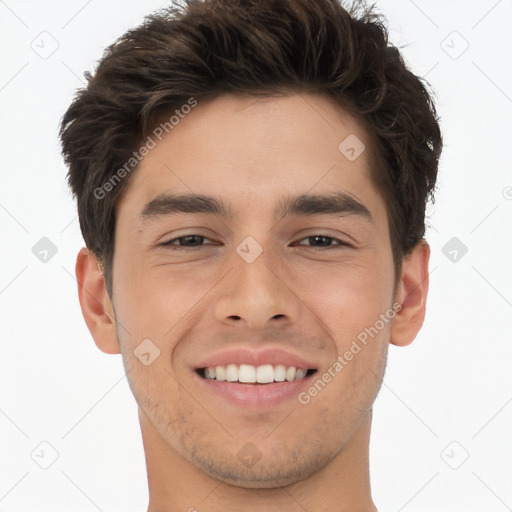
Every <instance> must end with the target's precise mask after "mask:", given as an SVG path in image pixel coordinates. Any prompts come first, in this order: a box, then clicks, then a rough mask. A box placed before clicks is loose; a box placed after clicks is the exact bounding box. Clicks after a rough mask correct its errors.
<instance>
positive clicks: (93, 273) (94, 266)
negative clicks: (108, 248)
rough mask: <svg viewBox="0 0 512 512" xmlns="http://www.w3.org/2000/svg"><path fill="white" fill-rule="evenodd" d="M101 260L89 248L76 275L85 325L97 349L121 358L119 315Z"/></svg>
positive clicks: (79, 261) (82, 252)
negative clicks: (117, 314)
mask: <svg viewBox="0 0 512 512" xmlns="http://www.w3.org/2000/svg"><path fill="white" fill-rule="evenodd" d="M101 268H102V267H101V263H100V261H99V260H98V258H97V256H96V255H95V254H94V253H92V252H91V251H90V250H89V249H87V248H86V247H83V248H82V249H81V250H80V252H79V253H78V256H77V259H76V267H75V273H76V278H77V282H78V298H79V300H80V307H81V308H82V315H83V317H84V320H85V323H86V324H87V327H88V329H89V332H90V333H91V335H92V337H93V338H94V342H95V343H96V345H97V347H98V348H99V349H100V350H101V351H102V352H105V353H106V354H120V353H121V349H120V346H119V341H118V339H117V333H116V325H115V313H114V308H113V306H112V302H111V301H110V297H109V296H108V293H107V290H106V287H105V279H104V277H103V273H102V270H101Z"/></svg>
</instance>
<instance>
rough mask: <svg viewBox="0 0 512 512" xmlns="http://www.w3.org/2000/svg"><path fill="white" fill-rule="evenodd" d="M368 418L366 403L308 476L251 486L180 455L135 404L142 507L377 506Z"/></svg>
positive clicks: (357, 510)
mask: <svg viewBox="0 0 512 512" xmlns="http://www.w3.org/2000/svg"><path fill="white" fill-rule="evenodd" d="M371 419H372V411H371V409H370V411H369V412H368V413H367V414H366V416H365V417H364V418H363V420H362V421H361V423H360V424H359V426H358V427H357V429H356V430H355V432H354V434H353V435H352V437H351V438H350V440H349V441H348V443H347V444H346V445H345V446H344V448H343V449H342V450H341V451H340V452H339V453H338V454H337V455H336V456H335V457H334V458H333V459H332V460H331V461H330V462H329V463H328V464H327V465H326V466H325V467H323V468H322V469H321V470H320V471H318V472H317V473H315V474H314V475H313V476H311V477H310V478H308V479H306V480H300V481H297V482H294V483H293V484H290V485H287V486H284V487H276V488H270V489H255V488H244V487H237V486H234V485H230V484H226V483H224V482H222V481H219V480H216V479H214V478H212V477H210V476H209V475H207V474H205V473H204V472H202V471H201V470H199V469H198V468H197V467H195V466H194V465H192V464H191V463H190V462H188V461H187V460H185V459H183V458H182V457H181V456H179V455H178V454H177V453H176V452H174V451H173V450H172V449H171V448H170V447H169V445H168V444H167V443H166V442H165V441H164V440H163V439H162V437H161V436H160V434H159V433H158V431H157V430H156V429H155V427H154V426H153V424H152V423H151V421H150V420H149V418H148V417H147V416H146V414H145V413H144V412H143V411H142V409H140V408H139V420H140V424H141V431H142V439H143V443H144V451H145V456H146V468H147V474H148V486H149V506H148V510H147V512H164V511H165V512H174V511H176V512H178V511H180V512H183V511H189V512H202V511H203V510H208V512H221V511H225V510H244V511H245V512H259V511H261V510H265V511H267V512H283V511H284V512H296V511H297V512H298V511H303V510H307V511H308V512H316V511H320V510H336V511H339V512H342V511H346V512H348V511H350V512H377V509H376V508H375V505H374V504H373V501H372V498H371V493H370V477H369V462H368V457H369V453H368V452H369V442H370V428H371Z"/></svg>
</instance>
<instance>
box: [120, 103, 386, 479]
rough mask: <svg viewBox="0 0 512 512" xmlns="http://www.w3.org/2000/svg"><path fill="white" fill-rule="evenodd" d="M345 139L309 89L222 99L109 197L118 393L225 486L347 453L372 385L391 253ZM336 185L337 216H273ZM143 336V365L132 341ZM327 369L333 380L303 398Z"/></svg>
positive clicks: (366, 180) (332, 109)
mask: <svg viewBox="0 0 512 512" xmlns="http://www.w3.org/2000/svg"><path fill="white" fill-rule="evenodd" d="M350 135H352V136H353V135H355V136H357V138H358V139H359V140H360V141H362V142H363V143H364V144H366V147H368V146H369V144H370V142H369V140H368V137H367V134H366V133H365V132H364V130H363V129H362V128H361V127H360V125H359V124H358V123H357V122H356V121H355V120H354V119H353V118H351V117H350V116H349V115H348V114H347V113H345V112H344V111H342V110H340V109H339V107H336V106H334V105H333V104H332V103H331V102H330V101H329V100H328V99H326V98H324V97H321V96H314V95H291V96H287V97H282V98H264V99H258V98H257V97H254V96H235V95H224V96H221V97H218V98H217V99H215V100H212V101H209V102H204V103H199V105H198V106H197V107H195V108H194V109H193V110H192V112H191V113H190V114H188V116H186V117H185V118H184V119H183V120H180V122H179V124H178V125H177V126H176V127H175V128H174V129H173V130H172V131H171V132H170V133H169V134H168V135H166V136H165V137H164V138H163V140H162V141H160V142H157V145H156V147H155V148H154V149H152V150H151V151H150V152H149V154H148V156H146V157H145V158H144V160H143V161H142V163H141V164H140V167H139V169H138V170H137V171H136V174H135V175H134V176H133V177H132V178H133V180H132V182H131V183H130V186H129V188H128V190H127V191H126V193H125V195H124V196H123V198H122V201H121V202H120V204H119V205H118V218H117V225H116V237H115V255H114V261H113V292H114V297H113V305H114V310H115V316H116V325H117V332H118V337H119V341H120V344H121V350H122V354H123V360H124V364H125V368H126V370H127V375H128V379H129V383H130V387H131V389H132V392H133V393H134V396H135V398H136V400H137V402H138V405H139V407H140V408H141V414H143V415H144V416H145V417H146V418H147V420H148V421H149V422H150V423H151V424H152V428H154V429H155V431H157V432H158V433H159V434H160V436H161V437H162V439H163V440H164V441H165V443H167V445H168V446H169V447H170V448H171V449H172V450H173V451H174V452H176V453H177V454H178V455H180V456H181V457H183V458H184V459H185V460H186V461H189V462H190V463H191V464H193V465H194V466H195V467H197V468H199V469H200V470H202V471H203V472H205V473H207V474H209V475H211V476H213V477H215V478H217V479H220V480H223V481H225V482H228V483H232V484H235V485H241V486H245V487H274V486H277V485H285V484H289V483H292V482H295V481H297V480H299V479H303V478H306V477H308V476H310V475H312V474H313V473H315V472H316V471H318V470H320V469H321V468H323V467H324V466H325V465H326V464H328V463H329V462H330V461H331V460H332V459H333V458H334V457H336V455H338V454H339V452H340V450H342V449H343V448H344V447H345V448H346V447H347V446H348V444H349V442H350V440H351V437H352V435H353V433H354V432H355V431H356V429H357V427H358V426H359V425H360V424H361V422H362V420H363V419H364V418H365V417H366V415H367V413H368V411H369V410H370V408H371V406H372V403H373V401H374V399H375V397H376V394H377V392H378V389H379V386H380V384H381V381H382V377H383V373H384V367H385V361H386V354H387V347H388V343H389V321H388V322H382V321H381V322H380V323H379V322H377V320H378V319H379V318H382V317H381V315H382V314H383V313H386V312H389V310H390V308H391V305H392V303H393V289H394V275H393V259H392V252H391V245H390V239H389V229H388V223H387V216H386V207H385V204H384V201H383V199H382V197H381V196H380V194H379V193H378V191H377V190H376V189H375V188H374V186H373V185H372V181H371V180H370V174H369V167H368V166H369V162H368V158H367V151H363V152H362V153H361V154H360V156H358V157H357V158H356V159H355V160H354V159H353V156H354V155H357V152H358V151H359V149H360V147H359V146H358V147H357V148H355V152H352V151H351V150H350V148H348V150H347V148H345V146H343V147H342V149H343V148H344V149H343V151H340V149H339V148H338V147H339V145H340V143H342V142H343V141H344V140H345V139H346V138H347V137H348V136H350ZM353 140H355V139H353V137H352V138H351V139H348V141H349V142H350V141H352V142H353ZM353 153H354V154H353ZM347 155H348V156H350V157H351V158H347ZM336 193H340V194H345V195H346V196H347V197H348V198H351V199H352V201H344V202H343V201H338V205H339V206H340V212H338V213H323V212H321V209H319V210H316V213H315V210H314V209H313V211H311V206H312V205H313V201H309V202H308V201H302V202H301V203H298V204H296V205H295V206H298V208H295V209H292V210H293V211H292V212H288V213H286V212H284V211H283V210H282V209H280V207H281V206H282V205H283V204H286V202H287V201H293V199H294V198H296V197H298V196H302V195H311V196H324V195H330V196H331V197H334V194H336ZM165 195H168V196H176V195H192V196H198V195H204V196H211V197H213V198H215V199H216V200H217V201H218V202H219V203H220V202H222V203H223V204H224V205H225V207H226V214H227V215H225V216H222V215H218V214H213V213H208V212H205V211H203V212H199V213H197V212H190V211H189V212H181V211H174V212H173V211H172V210H173V209H175V208H174V207H173V206H172V205H170V204H168V203H167V205H166V201H165V198H164V196H165ZM155 199H159V201H155V202H153V203H152V204H151V205H150V206H148V205H149V204H150V203H151V202H152V201H154V200H155ZM357 203H360V205H362V207H361V206H357ZM203 204H204V203H203ZM365 209H366V210H368V212H365V211H364V210H365ZM230 212H231V213H232V214H233V215H232V216H230V215H229V213H230ZM192 235H194V236H192ZM180 237H184V238H180ZM171 241H173V242H172V243H171V244H168V245H166V243H168V242H171ZM376 322H377V324H376ZM382 324H384V325H382ZM375 325H378V327H379V328H378V329H375ZM371 327H373V331H371V332H372V334H373V335H372V336H368V337H367V343H366V344H365V345H364V344H363V343H361V342H360V341H358V342H357V344H358V346H359V347H360V350H359V351H357V349H354V345H353V342H354V340H358V335H360V334H361V333H362V332H365V329H369V328H371ZM375 330H377V331H378V332H377V334H375ZM366 332H368V331H366ZM148 339H149V340H151V342H150V343H149V342H147V341H146V342H145V343H146V344H147V345H143V347H145V352H147V353H148V354H150V355H149V356H144V357H145V358H146V361H150V360H152V362H151V364H148V365H145V364H143V363H142V362H141V361H140V360H139V358H137V357H136V355H135V353H134V351H135V350H136V349H137V347H138V346H139V345H140V344H141V342H143V340H148ZM361 339H362V338H361V337H359V340H361ZM154 346H156V347H158V349H159V351H160V353H159V355H158V357H156V359H154V360H153V358H154V357H155V355H156V353H157V352H156V349H155V348H154ZM347 351H349V352H350V351H352V354H353V357H352V358H350V360H347V358H346V357H345V356H344V355H345V354H346V353H347ZM356 352H357V353H356ZM137 353H138V351H137ZM338 356H340V357H341V358H342V359H341V360H342V361H344V363H343V364H342V363H340V364H342V369H340V366H339V365H335V363H336V361H340V359H338ZM216 364H218V365H219V366H223V367H226V366H227V364H232V365H235V366H231V367H230V369H229V371H228V374H229V375H230V378H233V377H232V375H235V376H236V370H237V369H239V366H240V365H242V364H249V365H250V366H249V367H243V368H242V371H241V372H240V374H241V375H240V376H241V378H242V379H243V380H246V379H249V380H250V379H251V378H252V377H251V375H252V373H253V372H254V370H253V366H254V367H256V368H257V367H258V366H264V367H265V368H264V369H263V370H261V369H260V370H256V373H257V374H258V372H259V375H260V377H262V378H264V377H265V376H269V375H270V377H269V378H270V379H272V378H273V376H274V377H276V378H279V379H282V372H283V369H282V368H280V369H277V371H276V373H275V374H273V373H272V369H274V367H275V366H280V365H283V366H285V371H287V372H289V373H288V377H289V378H292V377H293V375H292V374H293V370H288V368H289V367H290V366H296V367H298V368H300V369H304V370H316V372H314V373H312V374H311V371H309V372H308V373H307V375H306V376H305V377H303V378H300V379H299V380H294V381H287V380H285V381H284V382H273V383H240V382H229V381H218V380H214V379H206V378H205V377H204V371H203V370H202V368H204V367H205V366H209V365H212V366H215V365H216ZM269 364H270V365H272V368H270V367H269V366H268V365H269ZM329 369H330V372H329ZM231 372H234V373H233V374H232V373H231ZM301 373H303V372H299V376H300V375H301ZM326 373H327V374H330V375H331V379H330V382H328V383H326V384H325V386H323V387H322V386H318V385H317V392H316V393H315V392H312V393H309V391H308V390H309V389H310V388H311V387H312V386H313V387H314V383H315V382H316V381H317V380H318V379H320V380H321V379H322V376H323V375H325V374H326ZM216 375H217V376H218V377H219V378H222V371H220V372H217V373H216ZM326 380H329V379H328V378H325V380H324V383H325V381H326ZM308 397H309V399H308Z"/></svg>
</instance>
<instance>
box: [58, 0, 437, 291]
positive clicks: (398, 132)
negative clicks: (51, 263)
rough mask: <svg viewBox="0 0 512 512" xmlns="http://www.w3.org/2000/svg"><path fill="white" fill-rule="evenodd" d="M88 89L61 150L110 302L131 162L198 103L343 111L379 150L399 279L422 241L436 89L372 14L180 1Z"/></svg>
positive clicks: (114, 53) (70, 117)
mask: <svg viewBox="0 0 512 512" xmlns="http://www.w3.org/2000/svg"><path fill="white" fill-rule="evenodd" d="M85 77H86V79H87V86H86V87H84V88H83V89H81V90H79V91H78V92H77V94H76V96H75V98H74V101H73V102H72V104H71V105H70V107H69V109H68V110H67V112H66V113H65V114H64V116H63V118H62V124H61V127H60V139H61V143H62V153H63V156H64V159H65V162H66V164H67V165H68V167H69V172H68V183H69V185H70V187H71V189H72V191H73V193H74V195H75V196H76V198H77V202H78V213H79V219H80V228H81V230H82V234H83V237H84V240H85V243H86V245H87V247H88V248H89V249H90V250H92V251H93V252H94V253H95V254H96V255H97V256H98V257H99V258H100V260H101V261H102V263H103V265H104V274H105V283H106V287H107V291H108V293H109V295H110V296H111V297H112V292H113V290H112V260H113V254H114V231H115V224H116V205H117V204H118V202H119V198H120V197H121V195H122V193H123V191H124V190H126V187H127V186H128V184H129V182H130V177H131V175H132V174H133V172H130V170H131V169H132V168H133V170H135V169H136V163H137V161H136V160H135V159H134V158H133V155H134V152H136V151H137V150H138V149H139V148H140V146H141V144H143V143H144V141H145V140H146V137H147V136H148V134H149V133H150V131H151V130H152V129H153V128H154V127H155V126H156V124H157V122H158V121H160V120H161V119H162V117H163V116H167V117H168V118H169V117H170V115H171V114H172V113H173V112H175V111H176V109H180V108H181V107H182V106H183V105H186V104H192V103H191V99H192V101H196V102H200V101H201V100H204V99H210V98H215V97H216V96H218V95H219V94H222V93H244V94H254V95H259V94H262V95H272V94H275V93H279V92H281V93H282V92H283V91H290V90H291V91H296V92H297V93H319V94H323V95H325V96H327V97H329V98H331V99H334V100H335V102H336V104H338V105H339V106H340V107H341V108H344V109H345V110H348V111H349V112H350V113H351V114H353V115H354V116H355V117H356V119H357V120H358V121H359V122H361V123H362V125H363V126H364V127H365V128H366V129H367V130H368V131H369V134H370V137H371V139H372V140H373V141H375V143H376V144H375V146H376V147H373V148H371V151H370V155H371V167H372V179H373V180H374V182H375V183H376V184H377V185H378V187H379V188H378V189H379V190H380V192H381V194H382V196H383V198H384V200H385V202H386V206H387V212H388V220H389V225H390V239H391V245H392V248H393V257H394V265H395V279H398V278H399V277H400V273H401V266H402V259H403V257H404V256H406V255H407V254H408V253H409V252H410V251H411V250H412V248H414V246H415V245H416V244H417V243H418V241H419V240H420V239H421V238H422V237H423V236H424V233H425V207H426V203H427V201H428V200H429V199H432V200H433V199H434V197H433V192H434V188H435V182H436V176H437V168H438V160H439V156H440V153H441V147H442V140H441V133H440V129H439V125H438V116H437V114H436V110H435V106H434V102H433V101H432V98H431V96H430V94H429V93H428V92H427V88H426V87H425V85H424V83H425V84H427V85H428V83H426V82H425V81H424V80H423V79H421V78H419V77H417V76H416V75H414V74H413V73H412V72H411V71H410V70H409V69H408V67H407V65H406V64H405V62H404V60H403V58H402V56H401V55H400V53H399V50H398V49H397V48H396V47H394V46H393V45H390V44H389V43H388V34H387V28H386V26H385V19H384V18H383V16H382V15H381V14H379V13H376V12H375V7H374V6H371V7H368V6H365V5H363V4H362V3H361V2H354V4H352V5H351V6H347V7H345V8H344V7H342V5H341V4H340V2H339V1H338V0H204V1H200V0H183V1H182V2H181V3H179V4H178V5H175V6H173V7H170V8H168V9H164V10H161V11H157V12H156V13H154V14H152V15H149V16H147V17H146V18H145V19H144V22H143V23H142V24H141V25H140V26H139V27H136V28H134V29H132V30H129V31H128V32H126V34H124V35H123V36H121V37H120V38H119V39H118V40H117V41H116V42H115V43H114V44H112V45H111V46H109V47H108V48H107V49H106V50H105V52H104V54H103V57H102V59H101V60H100V62H99V65H98V66H97V69H96V71H95V73H94V75H91V74H90V73H88V72H86V73H85ZM176 113H178V112H176ZM340 142H341V141H340ZM127 162H131V163H130V164H129V166H127ZM122 168H124V169H125V171H124V172H121V169H122ZM116 172H117V174H116ZM116 176H117V178H118V179H117V181H115V182H114V181H113V178H115V177H116ZM108 183H110V184H111V186H107V184H108ZM98 191H100V192H98Z"/></svg>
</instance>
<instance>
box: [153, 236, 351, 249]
mask: <svg viewBox="0 0 512 512" xmlns="http://www.w3.org/2000/svg"><path fill="white" fill-rule="evenodd" d="M190 236H196V237H200V238H203V239H204V240H209V241H210V242H214V244H201V245H195V246H191V247H187V246H186V245H179V244H177V245H175V246H174V247H173V249H177V250H184V251H186V250H194V249H198V248H200V247H206V246H207V245H215V244H216V242H215V240H212V239H211V238H209V237H207V236H206V235H204V234H201V233H197V232H194V233H185V234H182V235H180V236H177V237H174V238H171V239H170V240H167V241H166V242H162V243H161V244H159V245H162V246H173V245H174V244H173V242H176V241H177V240H180V239H182V238H188V237H190ZM314 237H325V238H329V239H331V240H333V241H335V242H336V244H334V245H328V246H327V247H322V246H320V247H315V246H312V245H310V244H309V245H304V244H300V245H301V246H302V247H311V248H312V249H320V250H321V249H324V250H325V249H331V248H334V247H353V245H352V244H351V243H350V242H348V241H347V240H345V239H344V238H339V237H335V236H333V235H329V234H325V233H319V232H315V233H312V234H307V235H305V236H301V237H300V238H298V239H296V242H293V243H294V244H296V243H298V242H302V241H303V240H306V239H308V238H314Z"/></svg>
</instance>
